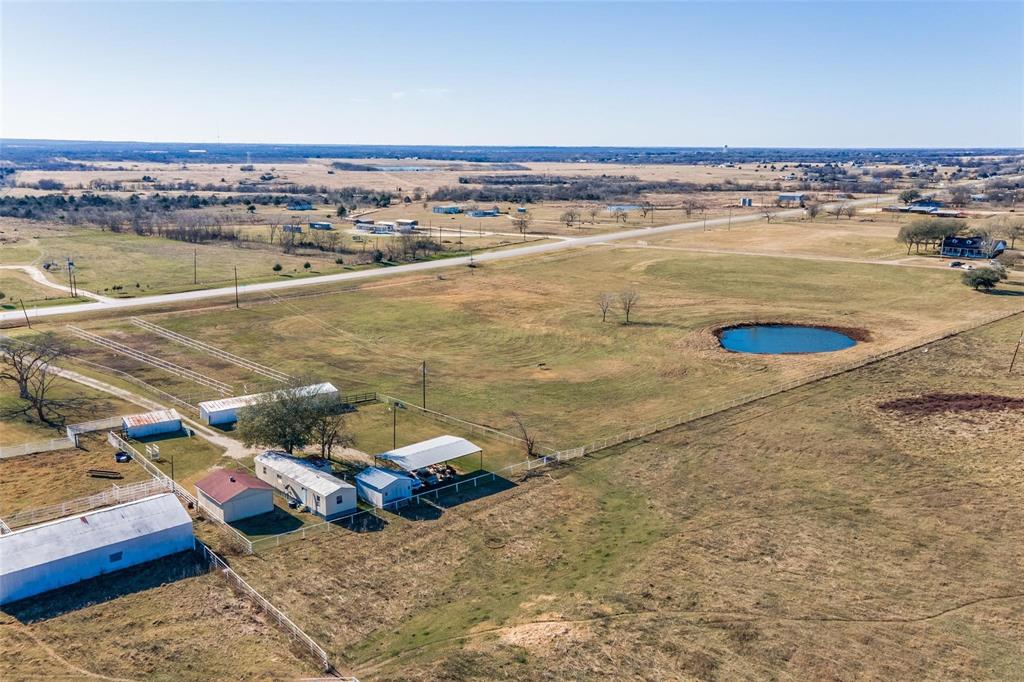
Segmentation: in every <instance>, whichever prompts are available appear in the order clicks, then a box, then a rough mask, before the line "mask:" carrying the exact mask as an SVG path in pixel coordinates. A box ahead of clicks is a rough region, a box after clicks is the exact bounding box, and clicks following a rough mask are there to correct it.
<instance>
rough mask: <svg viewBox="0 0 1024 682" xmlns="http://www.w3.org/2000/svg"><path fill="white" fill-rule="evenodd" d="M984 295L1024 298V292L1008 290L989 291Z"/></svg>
mask: <svg viewBox="0 0 1024 682" xmlns="http://www.w3.org/2000/svg"><path fill="white" fill-rule="evenodd" d="M982 293H985V294H988V295H989V296H1024V291H1009V290H1007V289H989V290H988V291H984V292H982Z"/></svg>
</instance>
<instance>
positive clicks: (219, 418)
mask: <svg viewBox="0 0 1024 682" xmlns="http://www.w3.org/2000/svg"><path fill="white" fill-rule="evenodd" d="M301 390H302V391H303V393H306V394H308V395H338V389H336V388H335V387H334V384H331V383H329V382H324V383H322V384H312V385H310V386H303V387H302V389H301ZM280 393H281V391H271V392H269V393H253V394H252V395H238V396H233V397H231V398H220V399H218V400H204V401H203V402H201V403H199V418H200V419H202V420H203V421H204V422H206V423H207V424H210V425H217V424H232V423H234V422H236V421H238V411H239V410H240V409H242V408H243V407H248V406H250V405H255V404H256V403H257V402H259V401H260V400H261V399H262V398H263V397H264V396H268V395H270V396H273V395H278V394H280Z"/></svg>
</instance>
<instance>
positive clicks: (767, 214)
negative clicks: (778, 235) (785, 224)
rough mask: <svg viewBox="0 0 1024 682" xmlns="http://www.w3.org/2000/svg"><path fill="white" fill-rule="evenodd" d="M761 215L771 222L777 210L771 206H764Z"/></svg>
mask: <svg viewBox="0 0 1024 682" xmlns="http://www.w3.org/2000/svg"><path fill="white" fill-rule="evenodd" d="M761 215H763V216H764V219H765V220H766V221H768V223H769V224H771V222H772V220H773V219H774V218H775V211H773V210H772V209H771V206H764V207H763V208H761Z"/></svg>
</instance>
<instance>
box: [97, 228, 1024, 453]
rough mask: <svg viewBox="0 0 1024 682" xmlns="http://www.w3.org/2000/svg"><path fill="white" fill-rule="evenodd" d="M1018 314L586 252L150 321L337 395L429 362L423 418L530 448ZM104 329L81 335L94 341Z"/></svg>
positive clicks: (959, 288)
mask: <svg viewBox="0 0 1024 682" xmlns="http://www.w3.org/2000/svg"><path fill="white" fill-rule="evenodd" d="M879 278H884V282H885V286H879V281H880V279H879ZM626 288H633V289H636V290H637V291H638V292H639V294H640V304H639V306H638V308H637V310H636V312H635V313H634V317H633V319H634V324H631V325H628V326H626V325H623V324H621V323H620V321H621V313H619V312H617V311H613V312H612V313H611V315H610V318H609V321H608V322H605V323H602V322H601V316H600V311H599V310H598V307H597V305H596V302H595V298H596V296H597V294H598V293H599V292H601V291H609V292H619V291H622V290H623V289H626ZM1008 292H1010V290H1009V288H1008ZM1020 306H1021V298H1020V297H1019V296H1015V295H1013V292H1010V293H1008V294H1005V295H985V294H979V293H977V292H974V291H971V290H969V289H967V288H966V287H964V286H963V285H962V284H961V283H960V282H959V277H958V273H955V272H949V271H945V270H942V269H936V270H934V271H933V270H930V269H917V268H913V269H911V268H884V270H883V269H881V268H880V266H876V265H869V264H857V263H841V262H815V261H790V260H787V259H781V258H779V259H766V258H756V257H743V256H732V255H729V256H724V255H716V254H693V253H685V252H675V251H654V250H644V249H628V250H626V249H612V248H601V247H598V248H593V249H590V250H588V251H586V252H584V253H572V254H555V255H552V256H548V257H545V258H543V259H537V260H535V261H533V262H530V263H517V264H515V265H514V266H513V265H509V264H489V265H487V266H486V267H483V268H478V269H477V270H476V271H475V274H470V273H468V272H464V273H462V274H459V273H455V274H450V275H448V274H446V276H445V279H444V280H438V279H429V280H428V279H422V278H421V279H418V280H417V281H416V282H415V283H414V284H410V285H408V286H401V285H400V284H399V283H397V282H395V283H390V284H389V286H386V287H385V286H382V287H379V288H371V287H367V288H365V289H359V288H355V289H352V288H350V289H346V290H343V291H339V292H337V293H332V294H329V295H325V296H319V297H315V298H310V299H295V300H290V301H288V302H286V303H278V304H255V305H253V306H246V307H243V309H242V310H238V311H236V310H234V309H230V310H228V309H226V308H218V309H208V310H200V311H195V312H191V313H189V312H183V313H171V314H166V315H157V316H154V317H153V318H152V319H154V321H156V322H157V323H158V324H162V325H164V326H167V327H169V328H172V329H174V330H176V331H179V332H182V333H185V334H188V335H191V336H194V337H197V338H200V339H203V340H205V341H207V342H210V343H212V344H214V345H217V346H220V347H222V348H227V349H230V350H232V351H233V352H236V353H239V354H241V355H245V356H247V357H250V358H252V359H255V360H258V361H260V362H263V363H265V364H268V365H271V366H275V367H277V368H279V369H281V370H283V371H286V372H289V373H293V374H296V375H301V374H312V375H315V376H323V377H325V378H327V379H329V380H330V381H332V382H334V383H335V384H336V385H338V386H340V387H342V388H343V390H345V391H350V392H355V391H360V390H381V391H383V392H387V393H390V394H392V395H396V396H397V397H399V398H404V399H406V400H411V401H413V402H418V399H419V380H420V374H419V368H420V363H421V361H422V360H424V359H425V360H427V362H428V366H429V369H430V374H429V378H428V386H429V391H430V395H431V397H430V404H431V406H432V407H433V408H435V409H438V410H441V411H445V412H448V413H450V414H455V415H456V416H462V417H464V418H467V419H471V420H473V421H477V422H479V423H484V424H487V425H491V426H494V427H496V428H499V429H501V430H506V431H507V430H508V429H509V428H510V426H511V419H510V413H511V412H518V413H520V414H522V415H523V416H524V418H525V420H526V422H527V424H528V425H529V426H530V427H531V428H533V429H534V430H535V431H536V432H537V434H538V435H539V436H540V438H541V440H542V442H545V443H548V444H552V445H556V446H569V445H573V444H578V443H582V442H589V441H590V440H592V439H594V438H595V437H597V436H600V435H608V434H611V433H616V432H618V431H620V430H624V429H626V428H628V427H629V426H630V425H632V424H636V423H646V422H649V421H653V420H655V419H656V418H658V417H661V416H666V415H673V414H680V413H685V412H688V411H690V410H693V409H696V408H700V407H704V406H707V405H711V404H715V403H718V402H720V401H723V400H726V399H731V398H734V397H736V396H739V395H744V394H747V393H749V392H752V391H756V390H758V389H761V388H763V387H766V386H768V385H773V384H775V383H778V382H779V381H781V380H785V379H788V378H792V377H797V376H802V375H804V374H805V373H807V372H809V371H811V370H816V369H820V368H823V367H828V366H831V365H833V364H834V363H836V362H842V361H846V360H850V359H853V358H857V357H861V356H864V355H871V354H874V353H876V352H878V351H879V350H882V349H885V348H890V347H894V346H899V345H902V344H903V343H905V342H907V341H909V340H911V339H914V338H916V337H919V336H921V335H923V334H926V333H929V332H933V331H936V330H940V329H945V328H948V327H951V326H954V325H956V324H960V323H962V322H965V321H968V320H970V319H977V318H978V317H980V316H983V315H988V314H990V313H992V312H995V311H1000V310H1005V311H1011V310H1017V309H1019V308H1020ZM751 320H760V321H790V322H803V323H815V324H826V325H838V326H843V327H856V328H861V329H864V330H867V332H868V333H869V334H870V341H868V342H865V343H861V344H858V345H857V346H855V347H853V348H851V349H848V350H846V351H842V352H839V353H831V354H824V355H803V356H774V357H769V356H749V355H742V354H731V353H726V352H724V351H722V350H721V349H720V348H719V347H718V344H717V341H716V340H715V339H714V337H713V336H712V335H711V333H710V332H709V330H710V329H712V328H714V327H716V326H718V325H727V324H731V323H737V322H744V321H751ZM111 324H114V326H117V325H116V323H106V322H102V321H97V322H90V323H89V325H88V326H90V327H92V328H94V329H96V330H97V331H99V332H100V333H104V332H103V329H104V327H105V326H108V325H111ZM124 333H125V335H126V336H128V337H130V336H133V335H138V334H140V333H141V332H140V331H139V330H137V329H127V328H125V329H124ZM165 345H166V344H165ZM158 385H159V384H158Z"/></svg>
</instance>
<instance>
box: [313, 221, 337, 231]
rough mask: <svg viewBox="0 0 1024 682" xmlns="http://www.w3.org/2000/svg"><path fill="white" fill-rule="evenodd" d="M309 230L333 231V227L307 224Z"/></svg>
mask: <svg viewBox="0 0 1024 682" xmlns="http://www.w3.org/2000/svg"><path fill="white" fill-rule="evenodd" d="M309 229H311V230H333V229H334V225H331V224H330V223H322V222H321V223H310V224H309Z"/></svg>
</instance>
